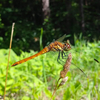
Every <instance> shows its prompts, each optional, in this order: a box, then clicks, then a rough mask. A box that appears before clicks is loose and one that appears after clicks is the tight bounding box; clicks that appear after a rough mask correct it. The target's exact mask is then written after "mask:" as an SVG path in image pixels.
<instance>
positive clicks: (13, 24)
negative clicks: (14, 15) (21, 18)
mask: <svg viewBox="0 0 100 100" xmlns="http://www.w3.org/2000/svg"><path fill="white" fill-rule="evenodd" d="M14 25H15V23H13V24H12V30H11V38H10V46H9V55H8V63H7V68H6V80H5V89H4V100H5V95H6V86H7V76H8V68H9V58H10V51H11V45H12V37H13V32H14Z"/></svg>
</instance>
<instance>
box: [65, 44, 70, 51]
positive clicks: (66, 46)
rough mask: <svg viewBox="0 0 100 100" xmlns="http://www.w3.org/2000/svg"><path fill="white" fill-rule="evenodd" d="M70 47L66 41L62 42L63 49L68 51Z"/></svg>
mask: <svg viewBox="0 0 100 100" xmlns="http://www.w3.org/2000/svg"><path fill="white" fill-rule="evenodd" d="M70 49H71V47H70V45H69V44H68V43H65V44H64V50H65V51H68V50H70Z"/></svg>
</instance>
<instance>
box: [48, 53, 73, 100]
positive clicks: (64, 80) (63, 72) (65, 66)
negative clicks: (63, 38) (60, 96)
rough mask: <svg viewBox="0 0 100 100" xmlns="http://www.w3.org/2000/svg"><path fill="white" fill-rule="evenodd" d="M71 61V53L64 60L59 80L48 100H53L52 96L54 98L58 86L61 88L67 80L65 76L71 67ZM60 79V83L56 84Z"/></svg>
mask: <svg viewBox="0 0 100 100" xmlns="http://www.w3.org/2000/svg"><path fill="white" fill-rule="evenodd" d="M71 60H72V56H71V53H70V54H69V55H68V58H67V60H66V63H65V65H64V66H63V70H62V71H61V72H60V78H59V79H58V81H57V84H56V87H55V89H54V92H53V94H52V97H51V99H50V100H52V98H53V96H54V94H55V92H56V90H57V89H58V88H59V87H60V86H62V85H63V84H65V82H66V81H67V80H68V77H66V74H67V72H68V71H69V68H70V65H71ZM60 79H62V81H61V83H60V84H58V82H59V80H60Z"/></svg>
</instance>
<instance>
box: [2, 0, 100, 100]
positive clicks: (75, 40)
mask: <svg viewBox="0 0 100 100" xmlns="http://www.w3.org/2000/svg"><path fill="white" fill-rule="evenodd" d="M13 22H15V27H14V35H13V41H12V52H11V59H10V66H11V65H12V64H13V63H14V62H16V61H18V60H21V59H23V58H26V57H29V56H31V55H33V54H36V53H37V51H40V50H41V49H42V48H44V47H45V46H47V45H48V44H50V43H51V42H53V41H54V40H57V39H58V38H60V37H61V36H63V35H64V34H66V36H67V37H66V40H67V39H69V41H70V43H71V45H72V51H71V52H72V56H73V57H72V62H73V63H74V64H75V65H76V66H78V67H80V68H81V69H82V70H83V71H84V72H85V74H86V75H87V76H88V78H87V77H85V76H84V74H83V73H82V72H80V71H79V70H78V69H77V68H76V67H75V66H74V65H72V66H71V70H70V71H69V72H68V74H67V76H68V77H69V80H68V82H67V83H66V85H65V86H63V87H62V88H60V89H59V90H58V91H57V93H56V94H55V96H54V100H100V84H99V83H100V68H99V67H100V64H99V63H97V62H95V61H94V59H97V60H98V61H99V60H100V57H99V56H100V1H99V0H0V98H1V99H2V98H3V94H4V87H5V84H4V83H5V73H6V65H7V60H8V48H9V41H10V35H11V27H12V23H13ZM53 55H54V54H53ZM51 58H52V59H51ZM56 59H57V56H56V55H55V56H52V53H48V54H44V55H41V56H39V57H37V58H35V59H33V60H31V61H28V62H26V63H25V64H21V65H18V66H16V67H14V68H11V67H10V69H9V75H8V85H7V95H6V99H7V100H49V99H50V97H51V96H52V92H53V90H54V87H55V84H56V81H57V80H58V78H59V73H60V71H61V70H62V68H63V66H62V65H60V64H58V63H57V62H55V61H56ZM9 98H10V99H9Z"/></svg>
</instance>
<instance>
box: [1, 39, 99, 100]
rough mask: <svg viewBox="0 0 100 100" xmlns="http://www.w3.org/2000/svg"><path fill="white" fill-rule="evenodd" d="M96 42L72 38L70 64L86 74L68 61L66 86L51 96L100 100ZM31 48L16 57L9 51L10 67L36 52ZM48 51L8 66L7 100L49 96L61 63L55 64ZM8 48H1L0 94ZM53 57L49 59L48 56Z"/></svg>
mask: <svg viewBox="0 0 100 100" xmlns="http://www.w3.org/2000/svg"><path fill="white" fill-rule="evenodd" d="M99 45H100V41H99V42H98V43H96V42H95V43H90V42H87V45H86V43H85V41H79V40H78V39H76V40H75V46H73V48H72V50H71V51H69V52H71V53H72V63H74V64H75V65H76V66H77V67H79V68H81V69H82V70H83V71H84V73H85V74H86V75H87V77H86V76H85V75H84V74H83V73H82V72H81V71H80V70H79V69H77V67H75V66H74V65H73V64H71V67H70V71H69V72H68V73H67V76H68V77H69V79H68V81H67V82H66V84H65V85H63V86H62V87H60V88H59V89H58V90H57V92H56V94H55V96H54V98H61V99H62V100H80V99H83V100H86V99H89V100H99V99H100V84H99V82H100V78H99V77H100V67H99V66H100V65H99V64H98V63H97V62H95V61H94V58H96V59H98V60H100V57H99V55H100V52H99ZM35 53H36V52H34V51H30V53H28V52H22V53H21V55H20V56H17V55H16V54H15V53H14V52H13V50H12V51H11V59H10V66H11V64H13V63H14V62H16V61H18V60H21V59H23V58H25V57H28V56H30V55H33V54H35ZM54 54H55V53H53V52H49V53H47V54H43V55H41V56H39V57H37V58H35V59H32V60H30V61H28V62H26V63H23V64H20V65H18V66H15V67H9V72H8V73H9V75H8V83H7V97H6V99H7V100H9V98H10V100H13V99H16V100H33V99H34V100H48V99H50V97H51V96H52V93H53V90H54V88H55V85H56V82H57V80H58V78H59V75H60V71H61V70H62V69H63V66H62V65H61V64H59V63H57V61H56V59H57V54H58V53H56V54H55V56H53V55H54ZM7 58H8V50H6V49H1V50H0V64H1V66H0V94H1V96H3V92H4V91H3V90H4V85H5V70H6V67H5V66H6V65H7ZM51 58H52V59H51Z"/></svg>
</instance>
